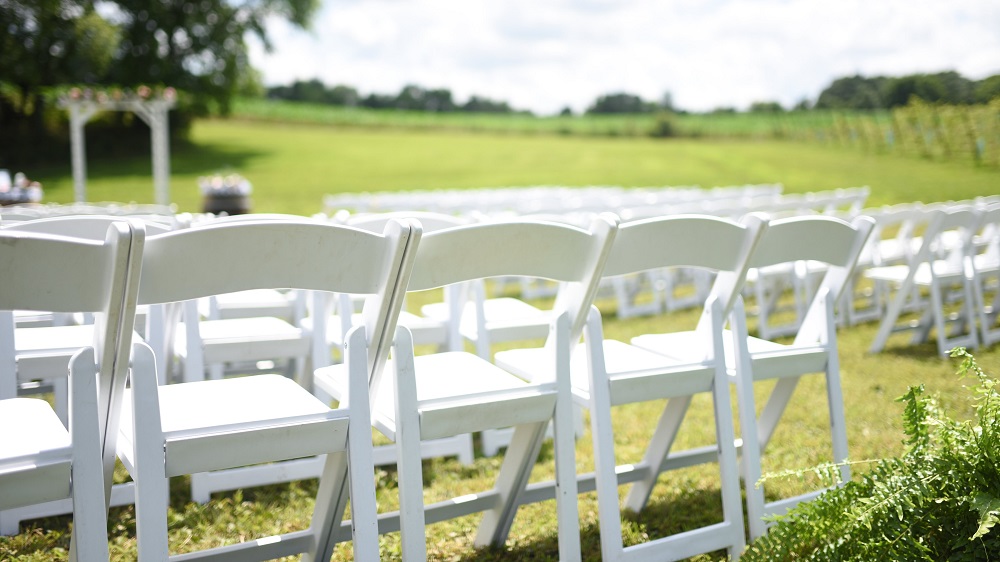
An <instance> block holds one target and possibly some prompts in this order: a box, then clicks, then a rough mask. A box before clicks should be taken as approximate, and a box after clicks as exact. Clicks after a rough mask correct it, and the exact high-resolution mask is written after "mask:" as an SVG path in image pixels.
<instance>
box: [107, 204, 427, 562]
mask: <svg viewBox="0 0 1000 562" xmlns="http://www.w3.org/2000/svg"><path fill="white" fill-rule="evenodd" d="M418 238H419V228H413V227H412V226H411V225H407V224H402V223H398V222H393V223H390V224H389V225H387V227H386V230H385V233H384V234H375V233H370V232H365V231H362V230H358V229H353V228H348V227H342V226H334V225H323V224H317V223H308V222H291V221H266V222H256V223H255V222H252V221H251V222H241V223H239V224H236V223H234V224H219V225H212V226H206V227H203V228H196V229H188V230H184V231H178V232H174V233H169V234H163V235H159V236H155V237H150V238H149V239H148V240H147V245H146V252H145V256H144V257H143V263H142V277H141V283H140V289H139V301H140V302H141V303H145V304H156V303H165V302H177V301H185V300H189V299H196V298H201V297H204V296H207V295H211V294H219V293H228V292H235V291H241V290H250V289H257V288H289V289H302V290H326V291H336V292H351V293H357V294H366V295H369V299H368V302H367V303H366V307H365V314H364V320H365V321H364V324H363V325H362V326H358V327H357V328H356V329H354V330H353V331H352V332H351V334H349V335H348V336H349V337H348V352H347V357H346V361H345V371H346V375H345V376H346V378H347V379H349V382H347V383H346V389H345V392H344V394H343V395H342V396H341V403H340V406H339V407H338V408H337V409H330V408H329V407H328V406H327V405H326V404H324V403H323V402H322V401H320V400H319V399H317V398H316V397H315V396H313V395H312V394H311V393H310V392H309V391H308V390H306V389H305V388H303V387H301V386H299V385H297V384H296V383H295V382H293V381H291V380H289V379H287V378H285V377H282V376H279V375H251V376H247V377H238V378H226V379H220V380H209V381H199V382H192V383H179V384H169V385H164V386H159V385H158V384H157V377H156V372H155V364H154V359H153V357H152V354H151V353H150V350H149V348H148V347H146V346H145V345H144V344H139V345H137V346H136V347H135V351H134V354H135V367H134V368H133V371H132V377H131V394H130V395H128V396H126V399H125V401H124V404H123V407H122V412H123V414H122V415H123V418H124V420H125V421H124V422H123V423H122V427H121V438H120V441H119V447H118V454H119V458H121V460H122V462H123V464H124V465H125V467H126V468H127V469H128V471H129V473H130V474H131V475H132V478H133V479H134V480H135V482H136V520H137V538H138V547H139V558H140V559H143V558H149V559H153V560H163V559H166V557H167V555H168V551H169V545H168V536H167V506H168V480H169V478H170V477H172V476H178V475H181V474H191V473H200V472H205V471H217V470H222V469H234V468H236V467H245V468H244V469H243V470H245V471H247V472H245V473H241V472H238V471H228V472H227V475H228V479H229V481H230V483H231V484H234V485H235V486H239V485H240V482H241V481H242V480H243V479H244V478H247V479H249V480H251V481H256V480H257V479H258V476H257V474H255V473H254V469H259V468H262V467H261V466H258V465H259V463H272V462H277V461H287V460H290V459H303V458H311V457H313V456H315V455H325V460H324V461H323V463H324V466H323V470H322V475H321V477H320V486H319V492H318V495H317V500H316V507H315V511H314V513H313V520H312V525H311V526H310V527H309V529H307V530H305V531H299V532H293V533H290V534H285V535H280V536H277V537H269V538H264V539H258V540H254V541H247V542H243V543H239V544H235V545H230V546H224V547H219V548H216V549H211V550H208V551H205V552H204V553H200V554H199V556H198V557H199V559H200V558H219V559H222V560H244V559H257V560H263V559H269V558H276V557H280V556H290V555H293V554H299V553H305V555H306V556H305V559H307V560H329V559H330V556H331V555H332V548H333V545H334V542H335V541H336V540H337V539H336V535H335V534H334V533H333V529H334V527H335V526H337V525H338V524H339V522H340V520H341V518H342V517H343V513H344V508H345V504H346V501H347V498H348V494H347V486H346V483H347V482H348V476H349V483H350V485H349V489H350V500H351V513H352V518H353V519H352V522H353V523H352V525H353V529H354V554H355V558H356V559H359V560H374V559H376V558H377V557H378V540H377V532H378V531H377V519H376V508H375V490H374V465H373V464H372V452H371V448H372V443H371V434H370V430H369V427H370V425H369V421H370V413H369V406H368V379H369V377H370V376H371V373H372V372H374V371H378V370H381V366H382V364H383V363H384V360H385V357H386V355H387V354H388V349H389V344H390V338H389V337H388V336H387V330H389V329H391V328H392V327H393V326H394V325H395V322H396V317H397V314H398V311H399V303H400V300H401V298H402V291H403V286H405V283H406V277H405V273H404V272H405V269H404V266H405V265H406V264H407V263H408V261H407V260H408V259H409V257H408V255H409V254H408V252H409V251H410V248H412V245H413V244H415V243H416V241H417V239H418ZM263 265H266V267H262V266H263ZM209 266H211V267H209ZM321 458H323V457H321ZM268 466H269V465H264V466H263V468H267V467H268ZM247 475H249V476H247Z"/></svg>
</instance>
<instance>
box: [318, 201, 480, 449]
mask: <svg viewBox="0 0 1000 562" xmlns="http://www.w3.org/2000/svg"><path fill="white" fill-rule="evenodd" d="M390 220H417V221H419V222H420V227H421V230H422V231H423V232H424V233H429V232H434V231H437V230H441V229H445V228H452V227H455V226H463V225H467V224H472V223H473V222H475V220H474V219H472V218H468V217H461V216H457V215H447V214H444V213H433V212H416V211H396V212H391V213H370V214H361V215H354V216H351V217H347V218H346V219H345V221H344V224H347V225H349V226H353V227H355V228H361V229H363V230H369V231H372V230H374V231H378V230H381V229H383V228H384V227H385V224H386V223H387V222H389V221H390ZM462 290H463V287H462V286H459V285H453V286H449V287H446V288H445V290H444V293H445V301H446V302H449V303H456V302H458V301H459V299H460V298H461V294H462ZM328 296H329V295H324V294H320V293H314V294H313V298H314V299H315V300H314V302H313V306H312V308H313V310H322V309H325V308H328V306H329V303H326V297H328ZM336 299H337V306H336V314H332V315H329V314H328V315H327V316H326V317H325V320H324V319H323V318H317V320H320V321H321V322H322V324H320V325H319V328H320V329H314V326H313V325H312V324H311V322H312V321H313V318H308V317H307V318H306V319H304V320H303V322H302V325H303V328H305V329H306V331H308V332H310V333H311V334H312V346H313V365H314V368H316V369H318V368H321V367H325V366H327V365H329V364H331V361H330V357H331V354H330V348H331V347H334V348H336V349H337V350H338V352H339V353H340V355H341V356H343V349H344V339H343V334H346V333H347V332H348V331H349V330H350V328H351V326H354V325H357V324H358V323H359V322H360V320H361V315H360V314H359V313H356V312H354V310H355V305H354V301H355V296H354V295H348V294H346V293H341V294H339V295H337V296H336ZM452 306H454V304H452ZM405 308H406V303H405V301H404V303H403V310H400V312H399V320H398V322H397V324H398V325H399V326H405V327H406V329H407V330H409V331H410V337H411V338H412V340H413V344H414V345H432V346H435V347H436V348H437V350H438V351H446V350H447V351H459V350H461V349H462V348H463V347H464V346H463V342H462V337H461V335H460V334H459V333H458V326H457V324H456V322H453V321H451V317H450V316H449V317H445V318H428V317H426V316H421V315H418V314H414V313H412V312H408V311H407V310H405ZM344 311H347V313H346V314H345V313H344ZM454 315H455V316H457V313H454ZM324 333H325V334H326V337H323V334H324ZM420 452H421V456H422V458H434V457H449V456H455V457H457V458H458V461H459V462H460V463H462V464H465V465H471V464H472V461H473V460H474V457H475V455H474V452H473V446H472V434H469V433H465V434H462V435H454V436H451V437H445V438H441V439H434V440H431V441H425V442H423V443H422V444H421V446H420ZM395 463H396V447H395V446H394V445H383V446H379V447H376V448H375V464H376V466H381V465H387V464H395Z"/></svg>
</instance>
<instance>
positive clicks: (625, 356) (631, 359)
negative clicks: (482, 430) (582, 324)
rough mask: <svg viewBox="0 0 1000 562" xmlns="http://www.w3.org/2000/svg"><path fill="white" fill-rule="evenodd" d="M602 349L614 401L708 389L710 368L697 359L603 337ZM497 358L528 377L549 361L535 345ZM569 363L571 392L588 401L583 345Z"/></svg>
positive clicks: (655, 397) (627, 401)
mask: <svg viewBox="0 0 1000 562" xmlns="http://www.w3.org/2000/svg"><path fill="white" fill-rule="evenodd" d="M603 348H604V364H605V367H606V369H607V373H608V377H609V378H610V380H611V388H612V392H611V400H612V403H613V404H624V403H631V402H643V401H647V400H656V399H659V398H669V397H670V396H677V395H681V394H691V393H695V392H704V391H707V390H709V389H710V388H711V384H712V369H711V368H710V367H708V366H705V367H704V368H703V369H701V370H699V369H698V367H697V366H698V364H699V363H701V362H702V361H701V360H700V359H693V360H686V359H685V360H680V361H678V360H674V359H672V358H668V357H665V356H663V355H660V354H658V353H653V352H651V351H648V350H645V349H642V348H640V347H637V346H634V345H629V344H627V343H623V342H620V341H617V340H604V345H603ZM496 361H497V365H499V366H501V367H503V368H505V369H508V370H510V371H511V372H512V373H516V374H517V375H519V376H523V377H526V378H528V379H529V380H531V379H532V378H535V377H538V376H539V375H540V374H541V373H542V372H544V371H543V370H544V369H546V365H547V364H548V363H549V362H550V361H551V360H549V359H548V358H547V357H546V350H544V349H542V348H535V349H514V350H510V351H501V352H498V353H497V355H496ZM570 365H571V367H570V378H571V380H572V383H573V393H574V395H575V396H576V397H577V398H578V399H581V400H588V399H589V395H590V390H589V389H590V380H589V374H588V371H587V350H586V348H585V347H584V346H577V348H576V349H575V350H574V351H573V357H572V358H571V360H570ZM692 366H694V367H693V368H692ZM681 371H683V372H681ZM640 379H645V380H644V382H643V383H642V384H641V385H637V384H633V383H635V382H636V381H638V380H640Z"/></svg>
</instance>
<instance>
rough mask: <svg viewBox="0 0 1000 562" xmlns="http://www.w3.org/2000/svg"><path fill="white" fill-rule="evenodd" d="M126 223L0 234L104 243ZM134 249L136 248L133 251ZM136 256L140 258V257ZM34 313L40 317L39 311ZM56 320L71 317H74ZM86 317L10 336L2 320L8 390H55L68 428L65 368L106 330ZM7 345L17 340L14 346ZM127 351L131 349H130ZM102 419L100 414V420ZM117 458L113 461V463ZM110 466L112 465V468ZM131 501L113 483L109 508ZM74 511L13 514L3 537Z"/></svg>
mask: <svg viewBox="0 0 1000 562" xmlns="http://www.w3.org/2000/svg"><path fill="white" fill-rule="evenodd" d="M122 220H124V219H122V218H121V217H116V216H107V215H83V216H76V215H67V216H56V217H49V218H43V219H38V220H33V221H25V222H22V223H16V224H13V225H9V226H6V227H4V228H3V229H2V230H0V231H2V232H24V233H35V234H50V235H56V236H67V237H72V238H80V239H84V240H91V241H94V242H102V241H104V240H105V238H106V237H107V233H108V228H109V227H111V225H112V224H113V223H116V222H121V221H122ZM131 224H132V226H131V228H132V229H133V230H134V229H138V228H140V227H139V224H140V223H139V222H136V220H133V221H132V222H131ZM148 226H149V229H150V230H151V231H152V232H161V231H165V229H163V228H161V227H159V226H157V225H148ZM143 230H144V231H145V227H143ZM137 246H138V247H139V248H141V242H138V243H137ZM132 251H133V252H136V251H138V250H135V249H133V250H132ZM134 255H135V256H138V254H134ZM134 259H135V261H138V259H139V258H138V257H135V258H134ZM136 267H138V266H136ZM81 312H82V311H81ZM35 313H36V314H40V312H39V311H36V312H35ZM135 313H136V312H135V310H134V306H133V310H131V312H129V318H128V326H129V328H128V329H129V330H132V327H133V326H134V318H132V317H133V316H134V315H135ZM78 314H79V313H78ZM56 316H66V317H71V316H74V315H56ZM85 316H87V317H90V323H89V324H82V325H80V324H58V323H54V325H22V324H21V323H20V322H16V323H15V327H14V328H13V329H12V330H11V331H9V332H7V330H8V329H9V328H8V326H10V323H9V322H8V321H7V320H3V321H2V326H3V328H2V330H0V331H2V332H3V334H4V335H3V336H2V337H0V339H2V340H3V342H0V345H6V346H8V350H7V351H6V352H5V353H9V354H10V357H11V366H12V368H13V372H14V373H15V374H16V378H12V379H10V380H11V381H14V382H15V384H17V387H16V388H11V389H9V392H17V393H23V394H28V393H29V392H38V391H43V390H48V389H51V391H52V395H53V402H54V405H55V408H54V409H55V412H56V415H57V416H58V417H59V419H60V420H61V421H62V422H63V425H64V426H66V427H69V380H68V379H67V376H66V374H67V370H66V366H67V365H68V364H69V361H70V359H71V358H72V356H73V355H74V354H75V353H76V352H77V351H78V350H79V349H81V348H83V347H87V346H91V345H93V342H94V341H95V338H98V337H100V335H99V334H97V332H98V331H100V330H102V329H103V325H101V324H100V323H97V324H96V325H95V323H94V320H95V318H94V316H95V315H93V314H90V313H87V314H85ZM0 317H2V318H8V319H9V318H10V313H9V312H0ZM8 336H12V337H13V339H12V340H11V338H10V337H8ZM4 342H6V343H4ZM9 342H13V346H12V347H11V346H10V343H9ZM125 347H126V349H127V348H128V346H127V345H126V346H125ZM9 392H7V393H5V392H0V398H2V397H4V396H8V395H9V396H13V394H9ZM104 415H105V414H102V419H103V416H104ZM113 460H114V459H113V458H112V459H111V461H113ZM112 468H113V467H108V470H111V469H112ZM109 485H110V482H109ZM133 498H134V493H133V490H132V488H131V485H130V484H121V485H115V486H114V488H113V489H112V491H111V496H110V502H111V504H110V505H112V506H119V505H126V504H130V503H132V502H133ZM72 507H73V506H72V502H70V501H69V500H62V501H56V502H46V503H40V504H35V505H32V506H27V507H22V508H19V509H16V510H10V511H8V512H6V513H5V514H4V516H3V518H2V519H3V524H2V528H0V533H4V534H7V533H8V532H13V531H14V530H15V529H16V527H17V525H18V523H19V521H20V520H23V519H34V518H38V517H50V516H53V515H60V514H64V513H70V512H71V511H72Z"/></svg>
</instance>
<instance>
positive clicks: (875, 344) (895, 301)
mask: <svg viewBox="0 0 1000 562" xmlns="http://www.w3.org/2000/svg"><path fill="white" fill-rule="evenodd" d="M910 276H911V277H912V273H911V274H910ZM908 280H909V279H908ZM887 292H888V289H887ZM909 296H910V287H909V286H908V285H907V283H903V285H902V286H901V287H899V289H898V290H897V291H896V294H895V295H892V296H891V299H890V300H889V306H888V308H887V309H886V312H885V316H883V317H882V323H881V324H879V327H878V333H877V334H875V339H874V340H873V341H872V345H871V347H869V348H868V352H869V353H878V352H880V351H882V350H883V349H885V345H886V343H888V341H889V336H891V335H892V331H893V329H894V328H895V327H896V321H897V320H899V315H900V314H901V313H902V311H903V306H904V305H905V304H906V300H907V298H908V297H909Z"/></svg>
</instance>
